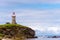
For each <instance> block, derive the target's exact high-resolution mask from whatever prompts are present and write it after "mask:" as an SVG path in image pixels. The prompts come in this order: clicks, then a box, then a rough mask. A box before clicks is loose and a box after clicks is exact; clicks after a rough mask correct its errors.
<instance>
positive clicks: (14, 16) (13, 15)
mask: <svg viewBox="0 0 60 40" xmlns="http://www.w3.org/2000/svg"><path fill="white" fill-rule="evenodd" d="M12 24H16V15H15V12H13V14H12Z"/></svg>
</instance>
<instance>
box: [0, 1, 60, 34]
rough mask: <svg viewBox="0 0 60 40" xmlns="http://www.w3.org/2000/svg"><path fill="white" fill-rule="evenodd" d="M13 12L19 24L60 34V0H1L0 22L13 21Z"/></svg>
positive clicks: (44, 31)
mask: <svg viewBox="0 0 60 40" xmlns="http://www.w3.org/2000/svg"><path fill="white" fill-rule="evenodd" d="M13 12H15V13H16V16H17V17H16V19H17V23H19V24H22V25H25V26H28V27H31V28H32V29H34V30H40V31H41V32H43V33H46V32H49V33H52V34H60V0H0V24H4V23H5V22H11V15H12V13H13ZM47 30H48V31H47Z"/></svg>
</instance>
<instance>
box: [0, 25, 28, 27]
mask: <svg viewBox="0 0 60 40" xmlns="http://www.w3.org/2000/svg"><path fill="white" fill-rule="evenodd" d="M11 27H21V28H28V27H26V26H23V25H20V24H3V25H0V28H11Z"/></svg>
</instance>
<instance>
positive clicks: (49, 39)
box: [27, 37, 60, 40]
mask: <svg viewBox="0 0 60 40" xmlns="http://www.w3.org/2000/svg"><path fill="white" fill-rule="evenodd" d="M27 40H60V38H42V37H38V38H31V39H27Z"/></svg>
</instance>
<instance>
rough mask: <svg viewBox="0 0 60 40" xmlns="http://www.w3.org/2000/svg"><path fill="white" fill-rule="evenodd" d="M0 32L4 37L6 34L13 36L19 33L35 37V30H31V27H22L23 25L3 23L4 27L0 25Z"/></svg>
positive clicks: (27, 36)
mask: <svg viewBox="0 0 60 40" xmlns="http://www.w3.org/2000/svg"><path fill="white" fill-rule="evenodd" d="M0 34H3V36H4V37H5V36H6V35H7V37H14V36H17V34H18V35H20V36H21V34H23V35H24V36H25V37H26V38H33V37H35V31H34V30H32V29H31V28H28V27H24V26H21V25H19V26H16V25H13V26H10V24H9V26H8V25H5V27H1V28H0Z"/></svg>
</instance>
